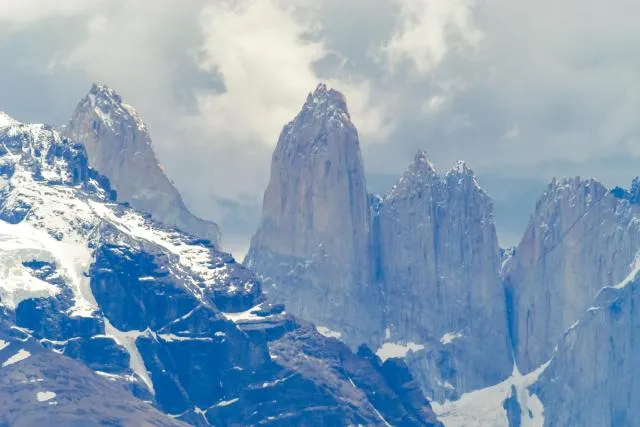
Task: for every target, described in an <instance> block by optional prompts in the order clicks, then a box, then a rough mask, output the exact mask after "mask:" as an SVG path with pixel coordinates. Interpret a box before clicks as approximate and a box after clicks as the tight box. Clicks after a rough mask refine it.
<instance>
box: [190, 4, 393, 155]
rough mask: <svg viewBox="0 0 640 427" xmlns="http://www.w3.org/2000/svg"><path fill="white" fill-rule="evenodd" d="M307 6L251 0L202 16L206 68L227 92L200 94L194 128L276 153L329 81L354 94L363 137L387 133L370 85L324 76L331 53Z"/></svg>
mask: <svg viewBox="0 0 640 427" xmlns="http://www.w3.org/2000/svg"><path fill="white" fill-rule="evenodd" d="M301 4H304V3H295V2H286V1H278V0H260V1H256V0H244V1H238V2H233V3H230V2H217V3H213V4H210V5H208V6H207V7H205V8H204V9H203V11H202V13H201V16H200V25H201V27H202V30H203V34H204V40H203V45H202V47H201V50H200V55H199V66H200V68H201V69H202V70H203V71H205V72H208V73H212V74H216V75H218V76H219V77H220V80H221V81H222V82H223V85H224V89H223V90H221V91H209V92H203V93H201V94H199V96H198V115H197V116H196V117H191V118H190V120H189V122H188V123H189V124H190V125H191V124H199V125H202V126H204V127H205V129H204V130H205V132H208V133H209V134H211V136H212V138H215V139H216V140H217V141H218V143H219V144H238V143H240V144H254V143H259V144H262V145H265V146H267V147H273V146H274V145H275V143H276V141H277V137H278V134H279V133H280V131H281V130H282V127H283V126H284V124H286V123H287V122H288V121H289V120H291V119H292V118H293V117H294V116H295V114H296V113H297V112H298V111H299V109H300V107H301V105H302V103H303V101H304V98H305V96H306V93H308V92H309V91H310V90H313V89H314V88H315V86H316V85H317V83H318V82H319V81H321V80H323V81H327V82H328V83H329V84H330V85H332V86H334V87H335V88H336V89H338V90H340V91H343V92H344V93H345V94H346V95H347V97H348V100H349V101H348V102H349V106H350V109H351V113H352V116H353V117H354V120H355V121H356V122H358V123H359V125H360V126H359V127H360V130H361V132H363V133H365V134H366V133H376V132H379V131H380V130H381V128H382V126H383V115H384V113H383V111H382V110H381V108H380V107H377V106H373V105H371V103H370V95H369V93H370V87H369V84H368V83H367V82H366V81H365V80H364V79H362V78H358V77H357V76H356V77H352V76H349V75H347V74H346V73H345V74H342V73H341V72H340V71H341V70H340V69H338V70H337V75H334V76H330V77H329V78H320V77H319V75H318V73H317V70H316V68H315V65H316V63H318V62H319V61H321V60H323V59H325V58H326V57H327V56H328V55H329V54H330V52H329V50H328V49H327V47H326V45H325V43H324V41H323V40H322V39H319V38H318V35H317V33H318V28H317V26H318V25H319V23H318V22H316V21H315V20H314V19H313V16H312V15H310V14H309V13H305V12H308V10H306V9H304V8H302V10H301V6H300V5H301ZM202 119H204V120H202Z"/></svg>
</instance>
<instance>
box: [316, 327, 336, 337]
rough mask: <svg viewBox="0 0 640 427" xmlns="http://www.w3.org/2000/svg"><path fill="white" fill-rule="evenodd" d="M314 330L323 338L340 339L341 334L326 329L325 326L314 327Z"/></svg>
mask: <svg viewBox="0 0 640 427" xmlns="http://www.w3.org/2000/svg"><path fill="white" fill-rule="evenodd" d="M316 330H317V331H318V332H319V333H320V334H321V335H324V336H325V337H328V338H337V339H340V337H341V336H342V332H336V331H332V330H331V329H329V328H327V327H326V326H316Z"/></svg>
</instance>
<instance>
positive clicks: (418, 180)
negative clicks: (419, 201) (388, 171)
mask: <svg viewBox="0 0 640 427" xmlns="http://www.w3.org/2000/svg"><path fill="white" fill-rule="evenodd" d="M440 181H441V178H440V176H439V175H438V172H436V168H435V166H434V165H433V163H431V161H430V160H429V158H428V156H427V153H426V151H423V150H418V152H417V153H416V154H415V156H414V157H413V161H412V162H411V163H410V164H409V166H408V167H407V169H406V171H405V172H404V173H403V174H402V177H401V178H400V180H398V182H396V183H395V184H394V185H393V187H391V189H390V190H389V191H388V192H387V194H385V196H384V198H385V199H392V198H394V197H401V196H403V195H405V196H406V195H409V194H413V193H414V192H416V191H418V192H421V191H422V189H423V188H424V187H428V186H435V187H439V186H440V184H441V182H440Z"/></svg>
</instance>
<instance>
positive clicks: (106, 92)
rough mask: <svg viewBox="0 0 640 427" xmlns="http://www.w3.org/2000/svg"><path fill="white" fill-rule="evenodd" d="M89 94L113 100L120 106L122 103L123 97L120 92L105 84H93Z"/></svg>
mask: <svg viewBox="0 0 640 427" xmlns="http://www.w3.org/2000/svg"><path fill="white" fill-rule="evenodd" d="M89 94H91V95H94V96H97V97H100V98H104V99H111V100H113V101H115V102H116V103H118V104H120V103H122V97H121V96H120V95H119V94H118V92H116V91H115V90H114V89H112V88H111V87H109V86H107V85H105V84H103V83H93V84H92V85H91V89H90V90H89Z"/></svg>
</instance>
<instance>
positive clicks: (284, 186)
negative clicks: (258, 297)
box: [245, 84, 380, 342]
mask: <svg viewBox="0 0 640 427" xmlns="http://www.w3.org/2000/svg"><path fill="white" fill-rule="evenodd" d="M368 209H369V207H368V203H367V191H366V186H365V180H364V171H363V166H362V159H361V156H360V145H359V142H358V133H357V131H356V128H355V127H354V125H353V124H352V123H351V120H350V117H349V112H348V111H347V106H346V101H345V98H344V96H343V95H342V94H340V93H338V92H336V91H335V90H333V89H327V87H326V86H325V85H323V84H321V85H319V86H318V87H317V88H316V90H315V91H314V92H313V93H312V94H309V96H308V97H307V101H306V102H305V104H304V106H303V107H302V111H300V113H299V114H298V115H297V116H296V117H295V119H293V120H292V121H291V122H290V123H288V124H287V125H286V126H285V127H284V129H283V131H282V133H281V135H280V138H279V139H278V144H277V147H276V149H275V152H274V153H273V158H272V162H271V179H270V181H269V184H268V186H267V189H266V191H265V195H264V204H263V210H262V220H261V224H260V227H259V229H258V231H257V233H256V234H255V236H254V237H253V239H252V240H251V248H250V250H249V253H248V255H247V257H246V260H245V263H246V265H247V266H248V267H249V268H252V269H255V271H257V272H259V274H261V275H262V276H263V277H264V278H265V280H266V282H267V283H268V285H269V286H267V288H266V291H267V293H268V295H269V297H270V298H271V299H272V300H273V301H278V302H284V303H285V304H286V305H287V307H289V309H290V310H291V311H292V312H293V313H296V314H297V315H299V316H300V317H302V318H305V319H308V320H310V321H312V322H314V323H316V324H317V325H323V326H326V327H329V328H333V329H335V328H338V327H339V328H340V330H341V331H343V332H344V333H345V334H346V335H349V336H350V337H352V338H353V340H352V341H353V342H364V340H365V339H366V338H367V337H368V336H370V334H371V333H372V332H373V331H376V330H379V329H380V325H378V324H375V323H373V324H368V322H364V321H363V320H364V319H368V318H371V317H372V313H371V307H376V303H377V301H376V298H377V293H376V292H375V291H373V290H370V289H369V288H368V286H369V275H370V270H371V259H370V256H369V228H370V225H369V211H368ZM327 284H331V285H330V286H327ZM350 301H351V302H355V301H358V304H350V305H348V302H350ZM372 322H375V320H372Z"/></svg>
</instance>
